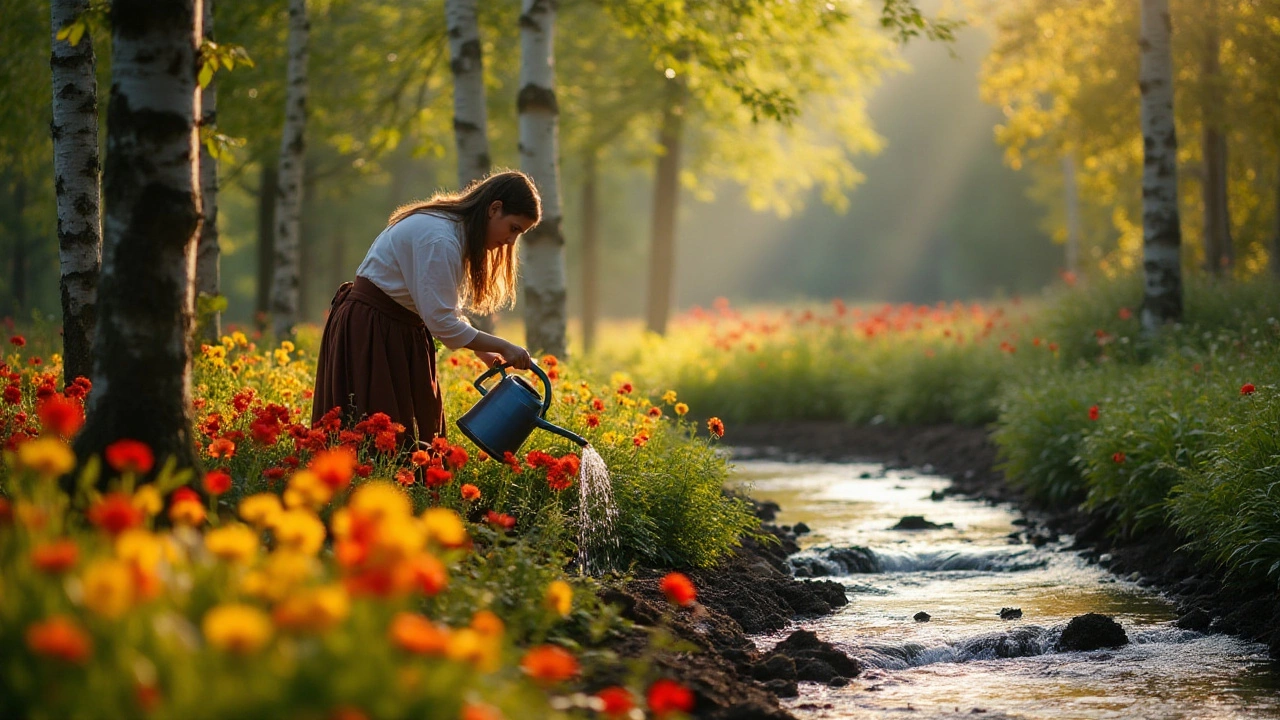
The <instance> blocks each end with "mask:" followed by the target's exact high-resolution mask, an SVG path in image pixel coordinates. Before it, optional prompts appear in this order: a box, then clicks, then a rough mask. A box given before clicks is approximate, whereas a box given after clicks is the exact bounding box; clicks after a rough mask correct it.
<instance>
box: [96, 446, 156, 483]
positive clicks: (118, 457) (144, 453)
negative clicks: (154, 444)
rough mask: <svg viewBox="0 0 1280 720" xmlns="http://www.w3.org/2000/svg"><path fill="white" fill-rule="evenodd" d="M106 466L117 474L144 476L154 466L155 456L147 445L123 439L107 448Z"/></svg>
mask: <svg viewBox="0 0 1280 720" xmlns="http://www.w3.org/2000/svg"><path fill="white" fill-rule="evenodd" d="M106 458H107V464H108V465H110V466H111V469H112V470H115V471H116V472H119V473H126V472H127V473H136V474H140V475H145V474H146V473H149V472H151V468H152V467H153V466H154V465H155V461H156V459H155V455H154V454H152V452H151V448H150V447H147V444H146V443H144V442H141V441H138V440H130V439H128V438H125V439H123V440H117V441H115V442H113V443H111V444H110V445H108V446H107V450H106Z"/></svg>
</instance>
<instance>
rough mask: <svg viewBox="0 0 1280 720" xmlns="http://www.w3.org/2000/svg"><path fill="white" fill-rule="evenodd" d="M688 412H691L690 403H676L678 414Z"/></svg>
mask: <svg viewBox="0 0 1280 720" xmlns="http://www.w3.org/2000/svg"><path fill="white" fill-rule="evenodd" d="M687 412H689V406H688V405H685V404H684V403H676V414H677V415H684V414H685V413H687Z"/></svg>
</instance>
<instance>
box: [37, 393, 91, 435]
mask: <svg viewBox="0 0 1280 720" xmlns="http://www.w3.org/2000/svg"><path fill="white" fill-rule="evenodd" d="M37 412H38V413H39V415H40V424H41V425H43V426H44V429H45V430H48V431H49V432H51V433H54V434H55V435H61V436H62V437H64V438H69V437H71V436H72V435H75V434H76V432H77V431H78V430H80V427H81V426H82V425H84V407H83V406H81V405H80V403H78V402H76V401H74V400H68V399H66V398H65V397H63V396H61V395H54V396H52V397H50V398H49V399H48V400H45V401H44V402H42V403H40V406H39V407H38V408H37Z"/></svg>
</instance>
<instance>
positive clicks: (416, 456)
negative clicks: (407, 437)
mask: <svg viewBox="0 0 1280 720" xmlns="http://www.w3.org/2000/svg"><path fill="white" fill-rule="evenodd" d="M409 462H411V463H413V464H414V465H416V466H418V467H422V466H423V465H427V464H428V463H430V462H431V454H430V453H428V452H427V451H426V450H414V451H413V453H412V454H411V455H409Z"/></svg>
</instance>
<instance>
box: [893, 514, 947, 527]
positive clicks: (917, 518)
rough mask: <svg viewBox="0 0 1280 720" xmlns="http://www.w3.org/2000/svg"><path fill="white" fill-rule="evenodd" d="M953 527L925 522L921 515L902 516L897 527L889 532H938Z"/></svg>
mask: <svg viewBox="0 0 1280 720" xmlns="http://www.w3.org/2000/svg"><path fill="white" fill-rule="evenodd" d="M949 527H955V525H954V524H952V523H943V524H941V525H939V524H938V523H936V522H933V521H930V520H926V519H925V518H924V516H923V515H904V516H903V518H902V519H901V520H899V521H898V524H897V525H894V526H893V527H892V528H890V529H891V530H940V529H942V528H949Z"/></svg>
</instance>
